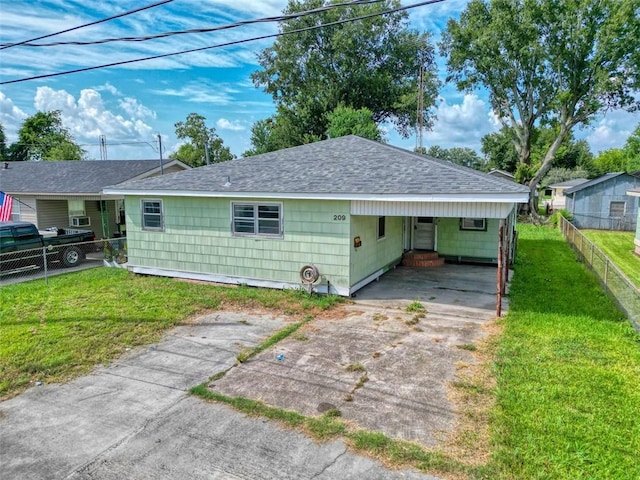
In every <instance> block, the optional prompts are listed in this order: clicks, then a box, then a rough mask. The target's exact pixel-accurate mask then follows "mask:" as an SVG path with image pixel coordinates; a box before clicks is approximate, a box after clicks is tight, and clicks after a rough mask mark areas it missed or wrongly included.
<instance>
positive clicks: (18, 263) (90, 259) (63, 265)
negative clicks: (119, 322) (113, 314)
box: [0, 238, 127, 286]
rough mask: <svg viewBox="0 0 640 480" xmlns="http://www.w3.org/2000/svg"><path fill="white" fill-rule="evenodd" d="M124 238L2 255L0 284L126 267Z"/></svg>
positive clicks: (0, 258)
mask: <svg viewBox="0 0 640 480" xmlns="http://www.w3.org/2000/svg"><path fill="white" fill-rule="evenodd" d="M126 263H127V244H126V239H125V238H109V239H103V240H95V241H93V242H82V243H68V244H64V245H55V246H54V245H50V246H47V247H39V248H34V249H28V250H16V251H10V252H5V253H1V254H0V286H4V285H10V284H13V283H20V282H25V281H28V280H35V279H41V278H44V279H45V281H48V280H49V277H51V276H54V275H60V274H63V273H69V272H76V271H78V270H85V269H88V268H95V267H103V266H113V267H118V266H122V267H124V266H126Z"/></svg>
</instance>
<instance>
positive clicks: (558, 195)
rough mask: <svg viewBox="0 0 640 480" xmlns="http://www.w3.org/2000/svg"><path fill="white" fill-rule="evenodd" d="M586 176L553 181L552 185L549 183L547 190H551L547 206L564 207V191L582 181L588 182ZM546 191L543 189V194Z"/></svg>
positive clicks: (551, 207)
mask: <svg viewBox="0 0 640 480" xmlns="http://www.w3.org/2000/svg"><path fill="white" fill-rule="evenodd" d="M588 181H589V180H587V179H586V178H574V179H573V180H567V181H566V182H561V183H554V184H553V185H549V186H548V187H547V189H548V190H551V192H550V195H551V200H550V203H549V207H550V209H551V210H562V209H563V208H566V197H565V192H566V191H567V190H568V189H569V188H573V187H576V186H578V185H581V184H583V183H586V182H588ZM546 194H547V192H546V191H545V195H546Z"/></svg>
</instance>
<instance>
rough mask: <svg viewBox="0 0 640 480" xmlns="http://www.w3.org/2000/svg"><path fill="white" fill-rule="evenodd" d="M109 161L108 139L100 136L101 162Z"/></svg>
mask: <svg viewBox="0 0 640 480" xmlns="http://www.w3.org/2000/svg"><path fill="white" fill-rule="evenodd" d="M106 159H107V137H105V136H104V135H100V160H106Z"/></svg>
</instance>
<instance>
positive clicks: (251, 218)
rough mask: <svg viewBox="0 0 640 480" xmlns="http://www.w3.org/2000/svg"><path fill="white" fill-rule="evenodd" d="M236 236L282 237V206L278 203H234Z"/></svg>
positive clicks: (233, 229) (232, 223) (233, 226)
mask: <svg viewBox="0 0 640 480" xmlns="http://www.w3.org/2000/svg"><path fill="white" fill-rule="evenodd" d="M231 210H232V217H233V219H232V222H231V230H232V232H233V234H234V235H255V236H268V237H279V236H282V205H280V204H278V203H232V208H231Z"/></svg>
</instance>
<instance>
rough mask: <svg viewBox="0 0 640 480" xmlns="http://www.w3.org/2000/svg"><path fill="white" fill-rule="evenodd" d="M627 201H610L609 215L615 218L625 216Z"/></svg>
mask: <svg viewBox="0 0 640 480" xmlns="http://www.w3.org/2000/svg"><path fill="white" fill-rule="evenodd" d="M625 205H626V204H625V202H611V203H609V216H610V217H614V218H622V217H624V208H625Z"/></svg>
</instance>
